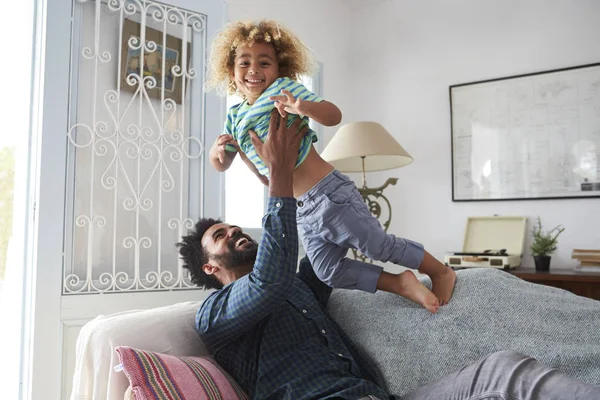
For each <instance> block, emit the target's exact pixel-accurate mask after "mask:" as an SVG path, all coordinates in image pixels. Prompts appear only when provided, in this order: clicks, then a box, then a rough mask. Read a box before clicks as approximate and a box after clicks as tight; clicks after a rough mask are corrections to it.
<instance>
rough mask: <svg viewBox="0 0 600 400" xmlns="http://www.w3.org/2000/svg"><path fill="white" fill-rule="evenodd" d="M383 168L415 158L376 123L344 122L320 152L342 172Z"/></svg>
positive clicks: (403, 163)
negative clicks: (363, 164)
mask: <svg viewBox="0 0 600 400" xmlns="http://www.w3.org/2000/svg"><path fill="white" fill-rule="evenodd" d="M363 156H364V157H365V171H382V170H386V169H394V168H399V167H403V166H405V165H408V164H410V163H411V162H412V161H413V158H412V156H411V155H410V154H408V152H407V151H406V150H404V148H402V146H400V143H398V142H397V141H396V139H394V138H393V137H392V135H390V133H389V132H388V131H387V130H386V129H385V128H384V127H383V126H381V124H378V123H377V122H367V121H361V122H352V123H349V124H346V125H343V126H342V127H340V129H338V131H337V132H336V133H335V135H333V138H332V139H331V141H330V142H329V143H328V144H327V147H326V148H325V150H323V152H322V153H321V157H323V159H324V160H325V161H328V162H330V163H331V164H333V166H334V167H335V168H337V169H338V170H339V171H341V172H362V170H363V169H362V168H363V167H362V158H361V157H363Z"/></svg>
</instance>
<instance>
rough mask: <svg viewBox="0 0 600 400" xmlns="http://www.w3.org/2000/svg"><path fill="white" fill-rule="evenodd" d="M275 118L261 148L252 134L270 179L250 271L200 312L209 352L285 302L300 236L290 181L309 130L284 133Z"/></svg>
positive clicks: (294, 128)
mask: <svg viewBox="0 0 600 400" xmlns="http://www.w3.org/2000/svg"><path fill="white" fill-rule="evenodd" d="M273 117H274V115H271V123H270V124H269V136H268V138H267V140H266V141H265V143H264V144H263V143H262V142H261V141H260V139H259V138H258V137H257V136H256V134H255V133H254V132H251V138H252V141H253V144H254V145H255V147H256V149H257V153H258V154H259V156H260V157H261V158H262V159H263V161H264V162H265V164H267V166H268V167H269V171H270V175H271V179H270V182H269V194H270V198H269V205H268V209H267V214H266V215H265V217H264V218H263V229H264V230H263V234H262V237H261V241H260V244H259V247H258V254H257V258H256V263H255V264H254V269H253V270H252V272H250V273H249V274H248V275H246V276H244V277H243V278H240V279H238V280H236V281H235V282H233V283H231V284H230V285H229V286H226V287H225V288H223V289H221V290H219V291H217V292H215V293H214V294H212V295H211V296H210V297H209V298H208V299H207V300H206V301H205V302H204V303H203V304H202V306H201V308H200V310H199V312H198V321H197V327H198V331H199V334H200V336H201V337H202V340H203V341H204V343H205V344H206V346H207V347H208V348H209V349H210V350H211V351H212V352H215V351H217V350H219V349H220V348H221V347H222V346H223V345H225V344H227V343H229V342H231V341H232V340H234V339H235V338H237V337H239V336H240V335H242V334H243V333H244V332H247V331H248V330H249V329H250V328H251V327H252V326H254V325H255V324H256V323H258V322H259V321H260V320H262V319H263V318H265V317H266V316H267V315H269V314H270V313H271V311H272V310H273V308H274V307H276V306H277V305H278V304H280V303H281V301H283V300H284V299H285V298H286V297H287V296H288V294H289V292H290V290H291V287H292V285H293V282H294V275H295V272H296V262H297V259H298V231H297V226H296V201H295V199H294V198H293V190H292V187H293V181H292V179H293V171H294V166H295V161H296V157H295V155H296V154H297V152H298V148H299V146H300V142H301V139H302V137H303V136H304V134H305V133H306V131H307V130H306V129H302V130H299V129H298V128H299V125H300V122H301V121H300V120H299V119H298V121H297V122H295V123H294V124H293V125H292V126H291V127H289V128H287V127H286V124H285V122H281V121H282V119H281V118H280V117H279V116H278V115H276V113H275V118H273ZM280 122H281V123H280ZM298 132H299V133H298Z"/></svg>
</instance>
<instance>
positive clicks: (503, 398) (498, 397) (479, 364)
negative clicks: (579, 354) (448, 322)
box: [402, 351, 600, 400]
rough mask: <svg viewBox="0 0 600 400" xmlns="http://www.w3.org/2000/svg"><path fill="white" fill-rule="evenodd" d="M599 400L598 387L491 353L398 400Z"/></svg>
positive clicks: (522, 359)
mask: <svg viewBox="0 0 600 400" xmlns="http://www.w3.org/2000/svg"><path fill="white" fill-rule="evenodd" d="M536 399H539V400H571V399H572V400H579V399H581V400H600V387H597V386H592V385H588V384H586V383H583V382H580V381H577V380H575V379H573V378H570V377H568V376H566V375H564V374H563V373H561V372H560V371H558V370H556V369H552V368H549V367H547V366H545V365H543V364H540V363H539V362H538V361H537V360H535V359H534V358H532V357H527V356H524V355H522V354H519V353H515V352H513V351H500V352H497V353H492V354H490V355H489V356H486V357H485V358H483V359H481V360H479V361H476V362H474V363H472V364H470V365H467V366H466V367H464V368H462V369H461V370H459V371H457V372H454V373H451V374H449V375H446V376H444V377H442V378H440V379H438V380H436V381H433V382H431V383H428V384H427V385H425V386H423V387H421V388H419V389H417V390H415V391H414V392H412V393H409V394H407V395H405V396H403V397H402V400H536Z"/></svg>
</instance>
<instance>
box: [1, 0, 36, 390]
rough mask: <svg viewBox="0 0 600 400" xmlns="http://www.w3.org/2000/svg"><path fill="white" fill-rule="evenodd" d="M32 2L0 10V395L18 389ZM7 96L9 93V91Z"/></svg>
mask: <svg viewBox="0 0 600 400" xmlns="http://www.w3.org/2000/svg"><path fill="white" fill-rule="evenodd" d="M34 4H35V2H33V1H19V2H13V3H12V4H10V6H9V11H10V12H5V13H2V16H1V17H0V18H1V21H0V36H1V37H4V38H9V37H10V38H18V39H17V40H5V41H4V50H5V51H6V54H10V55H11V58H12V59H13V60H18V62H17V64H18V65H19V67H18V70H19V72H18V74H17V75H18V76H19V77H18V78H15V77H16V75H15V68H14V67H15V63H3V64H2V66H0V71H1V72H2V76H4V77H8V76H13V78H9V79H5V80H4V82H3V87H4V89H5V90H6V93H10V106H9V107H7V108H6V107H5V110H6V111H7V113H5V114H4V118H3V119H2V122H3V124H4V127H3V129H2V131H0V321H1V322H0V324H1V326H2V327H1V328H0V354H1V355H2V356H1V357H0V399H18V398H19V396H20V388H21V382H22V381H21V376H20V374H21V367H22V361H23V360H22V358H21V350H22V348H23V345H24V343H27V338H25V337H24V334H23V332H24V331H23V321H24V320H25V318H24V317H23V312H24V310H25V307H26V306H27V304H25V303H24V301H26V300H25V299H24V296H23V288H24V277H25V276H26V271H25V269H26V266H27V261H26V260H27V258H26V254H27V249H28V246H27V244H26V237H27V228H28V216H30V214H29V213H28V211H29V210H30V207H31V203H29V201H28V196H27V187H28V182H27V176H28V167H29V165H28V160H29V157H28V144H29V143H28V142H29V138H30V130H29V127H30V106H31V87H32V86H31V83H32V82H31V77H32V65H33V63H32V54H33V51H32V49H33V21H34V17H33V7H34ZM7 97H8V96H7Z"/></svg>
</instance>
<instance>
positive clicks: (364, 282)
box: [303, 235, 440, 313]
mask: <svg viewBox="0 0 600 400" xmlns="http://www.w3.org/2000/svg"><path fill="white" fill-rule="evenodd" d="M303 242H304V243H305V244H304V246H305V248H306V249H307V250H306V253H307V255H308V258H309V260H310V261H311V263H312V265H313V269H314V271H315V274H316V275H317V277H318V278H319V279H320V280H322V281H323V282H325V283H326V284H328V285H329V286H331V287H334V288H343V289H359V290H363V291H366V292H371V293H373V292H375V290H383V291H386V292H390V293H395V294H397V295H400V296H402V297H406V298H407V299H409V300H412V301H414V302H415V303H417V304H420V305H422V306H423V307H424V308H425V309H427V310H429V311H430V312H432V313H435V312H437V310H438V308H439V307H440V302H439V300H438V298H437V297H436V296H435V295H434V294H433V293H432V292H431V291H430V290H429V289H427V287H425V286H424V285H423V284H422V283H421V282H420V281H419V280H418V279H417V277H416V276H415V274H413V273H412V272H411V271H404V272H402V273H401V274H391V273H389V272H385V271H383V268H382V267H380V266H377V265H374V264H370V263H365V262H362V261H358V260H352V259H350V258H348V257H346V254H347V253H348V249H347V248H344V247H341V246H339V245H337V244H335V243H331V242H325V241H323V240H320V239H319V238H318V237H312V238H310V239H308V238H305V236H304V235H303Z"/></svg>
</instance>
